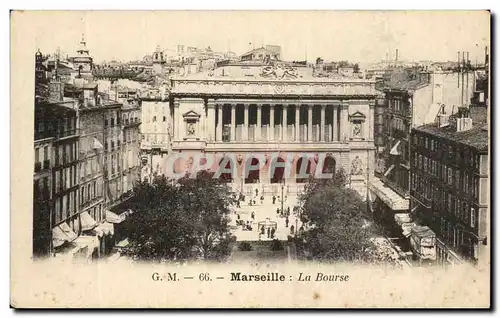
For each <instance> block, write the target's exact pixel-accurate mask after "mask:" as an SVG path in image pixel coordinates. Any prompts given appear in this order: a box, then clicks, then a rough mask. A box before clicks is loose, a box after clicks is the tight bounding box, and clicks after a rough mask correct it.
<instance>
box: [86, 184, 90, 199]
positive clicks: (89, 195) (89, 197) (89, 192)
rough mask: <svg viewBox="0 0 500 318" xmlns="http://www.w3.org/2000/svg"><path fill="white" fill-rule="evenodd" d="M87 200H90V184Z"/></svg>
mask: <svg viewBox="0 0 500 318" xmlns="http://www.w3.org/2000/svg"><path fill="white" fill-rule="evenodd" d="M87 200H90V184H88V185H87Z"/></svg>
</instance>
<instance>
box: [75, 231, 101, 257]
mask: <svg viewBox="0 0 500 318" xmlns="http://www.w3.org/2000/svg"><path fill="white" fill-rule="evenodd" d="M73 243H75V244H76V248H75V249H73V250H72V254H73V255H75V254H76V253H78V252H80V251H82V250H84V249H86V250H85V252H84V253H82V256H85V258H91V257H92V253H93V252H94V250H95V249H96V248H99V240H98V239H97V237H95V236H88V235H81V236H79V237H78V238H77V239H76V240H75V241H74V242H73ZM83 254H84V255H83Z"/></svg>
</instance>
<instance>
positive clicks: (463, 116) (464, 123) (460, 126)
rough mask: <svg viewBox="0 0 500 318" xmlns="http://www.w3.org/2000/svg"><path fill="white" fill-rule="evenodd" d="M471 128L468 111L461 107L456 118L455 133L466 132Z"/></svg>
mask: <svg viewBox="0 0 500 318" xmlns="http://www.w3.org/2000/svg"><path fill="white" fill-rule="evenodd" d="M471 128H472V118H470V116H469V109H468V108H466V107H461V108H460V109H459V116H458V118H457V132H461V131H467V130H469V129H471Z"/></svg>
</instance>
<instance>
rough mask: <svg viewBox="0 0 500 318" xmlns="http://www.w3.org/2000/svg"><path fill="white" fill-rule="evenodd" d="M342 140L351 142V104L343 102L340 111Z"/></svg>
mask: <svg viewBox="0 0 500 318" xmlns="http://www.w3.org/2000/svg"><path fill="white" fill-rule="evenodd" d="M339 137H340V140H341V141H344V140H345V141H348V140H349V102H348V101H343V102H342V105H341V111H340V136H339Z"/></svg>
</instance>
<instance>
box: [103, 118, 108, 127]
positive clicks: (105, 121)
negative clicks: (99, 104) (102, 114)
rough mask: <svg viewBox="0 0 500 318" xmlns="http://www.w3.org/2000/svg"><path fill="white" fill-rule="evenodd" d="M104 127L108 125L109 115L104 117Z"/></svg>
mask: <svg viewBox="0 0 500 318" xmlns="http://www.w3.org/2000/svg"><path fill="white" fill-rule="evenodd" d="M104 127H108V118H107V117H106V118H105V119H104Z"/></svg>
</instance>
